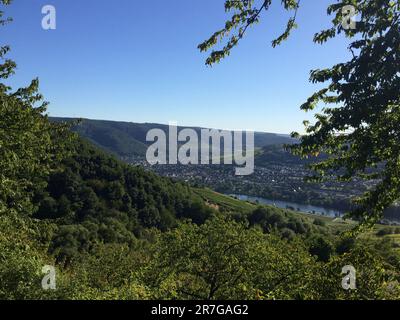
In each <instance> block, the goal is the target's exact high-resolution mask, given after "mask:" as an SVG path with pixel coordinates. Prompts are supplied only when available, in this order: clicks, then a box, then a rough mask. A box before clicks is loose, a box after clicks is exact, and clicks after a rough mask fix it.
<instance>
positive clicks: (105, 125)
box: [50, 118, 296, 158]
mask: <svg viewBox="0 0 400 320" xmlns="http://www.w3.org/2000/svg"><path fill="white" fill-rule="evenodd" d="M50 120H51V121H54V122H70V121H76V120H78V119H77V118H50ZM155 128H157V129H162V130H163V131H164V132H166V133H168V126H167V125H163V124H156V123H133V122H121V121H107V120H90V119H80V123H79V124H78V125H76V126H74V127H73V130H74V131H75V132H77V133H78V134H79V135H80V136H81V137H83V138H86V139H88V140H89V141H91V142H92V143H94V144H95V145H97V146H99V147H101V148H102V149H105V150H107V151H109V152H112V153H114V154H116V155H118V156H120V157H123V158H124V157H144V156H145V154H146V150H147V147H148V146H149V145H150V144H151V143H149V142H147V141H146V134H147V132H148V131H149V130H151V129H155ZM185 128H186V127H185ZM190 128H191V129H194V130H195V131H196V132H198V133H200V130H201V129H202V128H200V127H190ZM180 129H183V127H178V130H180ZM295 141H296V140H294V139H292V138H291V137H290V136H289V135H282V134H276V133H266V132H256V133H255V135H254V144H255V147H256V148H264V147H266V146H271V145H277V144H290V143H294V142H295Z"/></svg>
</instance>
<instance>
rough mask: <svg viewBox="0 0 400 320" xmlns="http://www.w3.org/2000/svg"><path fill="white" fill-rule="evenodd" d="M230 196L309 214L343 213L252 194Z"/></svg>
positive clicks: (329, 214) (331, 214)
mask: <svg viewBox="0 0 400 320" xmlns="http://www.w3.org/2000/svg"><path fill="white" fill-rule="evenodd" d="M230 196H231V197H236V198H237V199H239V200H242V201H250V202H255V203H259V204H268V205H272V206H275V207H277V208H281V209H291V210H295V211H299V212H304V213H311V214H318V215H322V216H328V217H333V218H334V217H338V216H342V215H343V214H344V212H343V211H340V210H335V209H328V208H324V207H318V206H313V205H308V204H300V203H295V202H288V201H280V200H269V199H265V198H260V197H252V196H247V195H243V194H230Z"/></svg>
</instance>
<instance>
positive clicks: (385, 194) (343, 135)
mask: <svg viewBox="0 0 400 320" xmlns="http://www.w3.org/2000/svg"><path fill="white" fill-rule="evenodd" d="M254 3H255V1H247V0H240V1H230V0H227V1H225V9H226V10H227V11H230V10H235V11H236V12H237V13H236V14H234V15H233V17H232V21H231V22H229V21H228V22H227V24H226V26H225V28H224V29H222V30H220V31H218V32H216V33H215V34H214V35H213V36H212V37H211V38H210V39H209V40H207V41H205V42H204V43H202V44H201V45H199V48H200V50H201V51H206V50H208V49H210V48H211V47H214V46H215V45H216V44H217V43H218V40H220V39H222V38H224V37H226V36H227V35H228V34H229V32H230V31H232V30H233V29H234V28H237V29H238V32H239V35H238V36H232V38H231V39H230V40H229V41H228V44H227V45H226V46H225V47H224V48H223V50H221V51H213V52H212V53H211V55H210V57H209V58H208V59H207V61H206V63H207V64H209V65H212V64H213V63H215V62H218V61H219V60H221V59H222V58H224V57H225V56H227V55H228V54H229V53H230V51H231V49H232V48H233V47H234V46H235V45H237V43H238V40H239V39H240V38H242V37H243V34H244V32H245V31H246V29H247V28H248V26H250V25H252V24H254V23H256V22H257V21H258V20H259V18H260V14H261V13H262V11H265V10H267V9H268V8H269V6H270V4H271V1H262V2H261V3H262V4H261V5H260V7H259V9H258V10H257V9H255V8H254V7H253V5H254ZM282 4H283V5H284V7H285V9H289V10H294V11H295V12H296V11H297V10H298V8H299V4H300V1H296V0H292V1H282ZM347 5H351V6H353V7H354V8H355V9H356V11H357V12H358V14H359V16H360V21H359V22H357V23H356V27H355V28H346V27H345V24H344V23H343V22H347V21H346V20H347V18H346V16H345V10H344V8H345V6H347ZM327 13H328V14H329V15H332V16H333V19H332V27H331V28H329V29H327V30H323V31H321V32H319V33H317V34H316V35H315V37H314V42H315V43H320V44H322V43H325V42H326V41H328V40H329V39H331V38H334V37H336V36H338V35H339V34H341V33H343V34H344V35H345V36H347V37H349V38H351V39H352V42H351V44H350V45H349V47H348V49H349V50H350V52H351V53H352V56H353V58H352V59H351V60H350V61H347V62H343V63H338V64H336V65H334V66H333V67H331V68H327V69H323V70H313V71H311V76H310V81H311V82H313V83H327V82H328V83H327V86H326V87H325V88H323V89H321V90H319V91H318V92H316V93H314V94H313V95H312V96H311V97H310V98H309V99H308V100H307V102H306V103H304V104H303V105H302V106H301V109H303V110H305V111H309V110H314V109H315V108H317V107H319V106H320V104H321V103H322V104H324V105H325V107H324V108H323V109H322V111H321V112H320V113H317V114H316V116H315V117H316V122H315V123H314V124H310V123H309V122H307V121H306V122H305V125H306V135H302V136H300V135H299V134H298V133H293V137H296V138H300V144H297V145H294V146H289V147H288V148H289V149H291V151H292V152H293V153H295V154H297V155H300V156H302V157H308V156H318V155H319V154H320V153H326V154H328V155H329V157H328V159H322V161H318V162H317V163H313V164H312V165H311V168H312V169H313V170H314V171H315V175H314V176H313V177H312V180H314V181H321V180H323V179H325V178H327V177H329V176H330V175H332V174H336V175H337V178H338V179H339V180H347V181H348V180H351V179H352V178H354V177H355V176H360V177H362V178H364V179H368V180H370V179H375V180H377V181H378V184H377V185H376V187H374V188H373V189H372V190H370V191H368V192H366V193H365V194H364V195H363V196H362V197H360V198H359V199H358V201H357V204H358V208H357V209H356V210H354V211H353V212H351V214H350V216H352V217H356V218H357V219H359V220H360V221H361V226H367V225H372V224H373V223H375V222H376V221H378V220H379V219H380V218H382V215H383V211H384V209H385V208H387V207H389V206H390V205H391V204H393V203H394V202H395V201H396V200H398V199H399V198H400V179H399V177H400V149H399V139H400V132H399V126H398V123H399V120H400V104H399V103H400V102H399V92H400V81H399V72H400V63H399V61H400V57H399V46H400V4H399V2H398V1H392V0H379V1H377V0H337V1H336V3H334V4H332V5H330V6H329V7H328V8H327ZM295 16H296V14H294V18H293V19H290V20H289V22H288V26H287V29H286V31H285V32H284V33H283V34H282V35H281V36H280V37H279V38H278V39H276V40H275V41H274V42H273V46H275V45H277V44H279V43H281V41H283V40H285V39H286V38H287V37H288V35H289V33H290V31H291V30H292V29H293V28H294V27H295V22H294V20H295ZM331 104H334V105H336V106H333V107H328V105H331Z"/></svg>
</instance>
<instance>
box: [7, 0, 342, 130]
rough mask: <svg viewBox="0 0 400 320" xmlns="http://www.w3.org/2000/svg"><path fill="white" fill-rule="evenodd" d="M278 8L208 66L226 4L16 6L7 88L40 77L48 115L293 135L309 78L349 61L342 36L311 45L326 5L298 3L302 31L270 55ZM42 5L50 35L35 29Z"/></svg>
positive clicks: (280, 24) (129, 0)
mask: <svg viewBox="0 0 400 320" xmlns="http://www.w3.org/2000/svg"><path fill="white" fill-rule="evenodd" d="M275 2H276V4H274V5H273V7H272V10H271V11H270V12H268V13H267V14H264V16H263V19H262V22H261V23H260V24H258V25H257V26H255V27H253V28H251V29H249V30H248V33H247V37H246V38H245V39H244V40H243V41H242V43H241V44H240V46H239V47H238V48H236V49H234V50H233V52H232V54H231V56H230V57H229V58H228V59H226V60H224V61H223V62H221V63H220V64H218V65H216V66H214V67H212V68H210V67H207V66H205V65H204V60H205V58H206V55H205V54H202V53H200V52H199V51H198V50H197V45H198V44H199V43H200V42H202V41H203V40H204V39H206V38H207V37H208V36H209V35H211V33H212V32H213V31H216V30H217V29H218V28H219V27H221V26H222V25H223V23H224V21H225V19H226V18H227V15H226V14H225V12H224V8H223V3H224V1H223V0H168V1H167V0H146V1H138V0H114V1H105V0H46V1H42V0H29V1H26V0H25V1H24V0H14V3H13V4H12V5H11V6H10V7H9V8H7V13H8V14H9V15H11V16H12V17H13V18H14V22H13V23H12V24H10V25H8V26H7V27H5V28H1V30H0V36H1V37H2V41H3V42H4V43H7V44H10V45H11V47H12V52H11V54H10V57H11V58H13V59H14V60H16V62H17V64H18V70H17V74H16V75H15V76H14V77H13V79H12V80H11V84H12V85H13V86H22V85H25V84H27V83H28V82H29V81H30V80H31V79H32V78H34V77H39V79H40V83H41V92H42V93H43V94H44V96H45V98H46V100H48V101H49V102H50V103H51V104H50V107H49V113H50V115H52V116H68V117H85V118H92V119H108V120H121V121H132V122H158V123H168V122H169V121H177V122H178V124H179V125H187V126H191V125H196V126H204V127H213V128H223V129H251V130H256V131H267V132H277V133H290V132H291V131H293V130H300V131H301V130H302V128H303V126H302V121H303V120H304V119H310V118H311V114H306V113H304V112H303V111H300V109H299V106H300V105H301V104H302V103H303V102H304V101H305V100H306V99H307V98H308V96H309V95H310V94H312V93H313V92H314V91H315V90H316V89H317V87H316V86H315V85H312V84H310V83H309V82H308V78H309V72H310V70H311V69H315V68H324V67H329V66H331V65H332V64H334V63H337V62H340V61H343V60H344V59H347V58H348V57H349V53H348V52H347V50H346V45H347V41H346V39H344V38H338V39H335V40H333V41H330V42H329V43H328V44H326V45H323V46H320V45H315V44H313V43H312V38H313V35H314V33H315V32H316V31H319V30H322V29H324V28H326V27H328V26H330V17H328V16H327V15H326V6H327V4H329V3H332V2H334V1H333V0H329V1H327V0H318V1H316V0H303V1H302V8H301V10H300V11H299V13H298V24H299V29H297V30H296V31H295V32H294V33H293V34H292V37H291V38H290V39H289V40H288V41H286V42H285V43H284V44H283V45H281V46H280V47H278V48H275V49H273V48H272V47H271V45H270V44H271V40H272V39H273V38H274V37H275V36H277V35H278V34H279V33H280V32H281V31H282V30H283V29H284V27H285V24H286V21H287V18H288V14H287V13H285V11H284V10H283V9H282V8H281V7H280V1H278V0H275ZM47 4H51V5H54V6H55V8H56V10H57V29H56V30H48V31H45V30H43V29H42V27H41V20H42V17H43V15H42V13H41V9H42V7H43V6H44V5H47Z"/></svg>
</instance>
